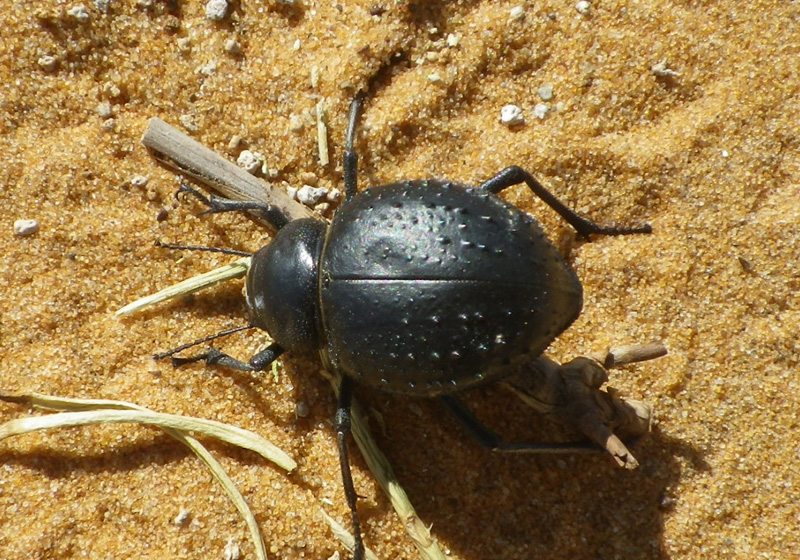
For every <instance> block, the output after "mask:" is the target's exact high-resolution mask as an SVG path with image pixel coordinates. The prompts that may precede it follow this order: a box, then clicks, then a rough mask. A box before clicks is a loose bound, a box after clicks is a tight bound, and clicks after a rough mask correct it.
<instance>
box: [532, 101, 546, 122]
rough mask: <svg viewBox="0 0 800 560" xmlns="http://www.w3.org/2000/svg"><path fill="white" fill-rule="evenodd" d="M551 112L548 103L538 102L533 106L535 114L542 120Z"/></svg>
mask: <svg viewBox="0 0 800 560" xmlns="http://www.w3.org/2000/svg"><path fill="white" fill-rule="evenodd" d="M549 112H550V106H549V105H547V104H546V103H537V104H536V106H534V108H533V116H534V117H536V118H537V119H540V120H541V119H543V118H544V117H545V115H547V113H549Z"/></svg>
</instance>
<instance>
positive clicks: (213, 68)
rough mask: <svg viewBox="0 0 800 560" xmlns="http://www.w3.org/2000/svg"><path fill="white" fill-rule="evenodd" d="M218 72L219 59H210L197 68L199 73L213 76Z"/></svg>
mask: <svg viewBox="0 0 800 560" xmlns="http://www.w3.org/2000/svg"><path fill="white" fill-rule="evenodd" d="M216 72H217V61H216V60H209V61H208V62H206V63H205V64H203V65H202V66H201V67H199V68H198V69H197V73H198V74H200V75H201V76H206V77H208V76H213V75H214V74H215V73H216Z"/></svg>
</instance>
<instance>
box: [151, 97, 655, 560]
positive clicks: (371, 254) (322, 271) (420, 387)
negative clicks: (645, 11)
mask: <svg viewBox="0 0 800 560" xmlns="http://www.w3.org/2000/svg"><path fill="white" fill-rule="evenodd" d="M361 103H362V98H361V97H360V96H359V97H356V99H355V100H354V101H353V103H352V105H351V108H350V117H349V122H348V127H347V135H346V142H345V153H344V166H343V168H344V183H345V191H346V200H345V202H344V204H343V205H342V207H340V208H339V209H338V210H337V212H336V214H335V216H334V217H333V220H332V221H331V223H330V225H328V224H327V223H326V222H324V221H322V220H317V219H313V218H308V219H301V220H296V221H290V222H288V223H286V222H285V221H281V222H280V223H276V224H274V225H275V226H276V228H277V229H278V232H277V234H276V236H275V238H274V239H273V240H272V242H271V243H270V244H269V245H267V246H266V247H264V248H262V249H261V250H259V251H258V252H256V253H255V254H254V255H253V258H252V262H251V266H250V269H249V271H248V274H247V280H246V286H247V304H248V308H249V311H250V324H251V325H252V326H254V327H259V328H261V329H264V330H266V331H267V332H268V333H269V334H270V336H271V337H272V338H273V339H274V340H275V342H274V343H273V344H271V345H270V346H268V347H267V348H265V349H264V350H262V351H260V352H259V353H257V354H256V355H255V356H253V358H252V359H251V360H250V361H249V362H242V361H239V360H236V359H234V358H232V357H230V356H228V355H226V354H223V353H222V352H220V351H218V350H215V349H210V350H209V351H208V352H206V353H204V354H201V355H199V356H195V357H193V358H188V359H180V360H179V359H174V362H175V363H185V362H187V361H197V360H205V361H206V362H207V363H208V364H217V365H222V366H226V367H232V368H236V369H240V370H246V371H259V370H263V369H264V368H266V367H267V366H268V365H269V364H270V363H271V362H272V361H274V360H275V358H277V357H278V356H279V355H280V354H281V353H282V352H284V351H285V350H289V351H294V352H318V353H319V355H320V357H321V359H322V361H323V363H325V365H326V366H327V367H328V368H330V369H332V370H333V371H336V372H338V373H340V374H341V375H342V383H341V389H340V396H339V407H338V410H337V414H336V428H337V434H338V447H339V454H340V458H341V468H342V479H343V483H344V488H345V495H346V497H347V501H348V505H349V506H350V509H351V512H352V518H353V529H354V536H355V550H354V558H355V559H356V560H361V559H362V558H363V555H364V548H363V543H362V540H361V531H360V522H359V518H358V514H357V512H356V500H357V494H356V492H355V489H354V487H353V481H352V477H351V476H350V464H349V460H348V454H347V445H346V437H347V434H348V432H349V431H350V402H351V398H352V386H353V383H360V384H363V385H368V386H371V387H375V388H378V389H382V390H387V391H394V392H398V393H405V394H409V395H417V396H424V397H433V396H437V395H438V396H442V398H443V402H444V403H445V404H446V405H447V406H448V408H450V409H451V411H453V412H454V414H455V415H456V417H457V418H458V419H459V420H460V421H462V422H463V423H464V424H465V425H466V426H467V428H468V429H469V431H470V432H471V433H472V434H473V435H475V436H476V437H478V438H479V439H480V440H481V441H482V443H484V444H486V445H489V446H491V447H492V448H495V449H503V447H501V445H500V443H498V442H499V438H497V436H496V435H495V434H494V433H493V432H491V431H490V430H488V428H486V427H485V426H483V425H482V424H481V423H480V422H479V421H478V420H477V419H476V418H474V417H473V416H471V414H470V413H469V411H468V410H467V408H466V407H465V406H464V405H463V403H461V402H460V401H459V400H458V399H457V398H456V397H455V395H454V393H456V392H457V391H461V390H464V389H467V388H470V387H474V386H476V385H478V384H481V383H486V382H491V381H494V380H497V379H499V378H500V377H502V376H504V375H506V374H508V373H511V372H512V371H513V370H514V367H515V366H516V365H519V364H520V363H522V362H524V361H525V360H527V359H532V358H534V357H536V356H538V355H539V354H541V353H542V352H543V351H544V350H545V349H546V348H547V346H548V345H550V343H551V342H552V341H553V340H554V339H555V338H556V337H557V336H558V335H559V334H560V333H561V332H563V331H564V329H566V328H567V327H568V326H569V325H570V324H571V323H572V322H573V321H574V320H575V319H576V318H577V317H578V315H579V314H580V311H581V307H582V288H581V284H580V282H579V281H578V278H577V276H576V275H575V273H574V272H573V271H572V269H571V268H570V267H569V265H568V264H567V263H566V262H565V261H564V259H563V258H562V257H561V255H560V254H559V253H558V251H557V250H556V248H555V247H554V246H553V244H552V243H551V242H550V241H549V240H548V238H547V237H546V235H545V234H544V233H543V232H542V230H541V228H540V227H539V225H538V224H537V222H536V220H534V219H533V218H532V217H531V216H529V215H527V214H525V213H523V212H521V211H520V210H519V209H517V208H516V207H515V206H513V205H511V204H509V203H507V202H505V201H504V200H502V199H501V198H499V197H498V196H497V194H498V193H499V192H500V191H502V190H503V189H505V188H508V187H510V186H512V185H517V184H521V183H525V184H526V185H527V186H528V187H529V188H530V189H531V190H532V191H533V193H534V194H535V195H536V196H538V197H539V198H541V199H542V200H543V201H544V202H545V203H547V204H548V205H549V206H550V207H551V208H553V210H555V211H556V212H557V213H558V214H559V215H561V217H563V218H564V219H565V220H566V221H567V222H568V223H569V224H570V225H572V226H573V227H574V228H575V230H576V231H577V232H578V233H579V234H580V235H582V236H584V237H586V238H588V236H589V235H590V234H604V235H626V234H632V233H649V232H650V231H651V229H650V226H647V225H645V226H639V227H632V228H617V227H603V226H599V225H597V224H595V223H594V222H592V221H590V220H588V219H586V218H583V217H581V216H579V215H578V214H576V213H575V212H574V211H572V210H570V209H569V208H567V207H566V206H565V205H564V204H563V203H561V202H560V201H559V200H558V199H557V198H556V197H555V196H553V195H552V194H551V193H550V192H549V191H548V190H547V189H545V188H544V187H543V186H542V185H541V184H540V183H539V182H538V181H537V180H536V179H535V178H534V177H533V176H532V175H531V174H530V173H528V172H527V171H525V170H523V169H522V168H520V167H517V166H512V167H508V168H506V169H505V170H503V171H501V172H500V173H498V174H497V175H496V176H495V177H493V178H491V179H489V180H488V181H486V182H485V183H483V184H482V185H480V186H477V187H470V186H465V185H461V184H458V183H453V182H449V181H444V180H440V179H429V180H413V181H400V182H396V183H391V184H388V185H383V186H379V187H375V188H372V189H369V190H366V191H364V192H362V193H357V161H358V157H357V155H356V152H355V149H354V142H355V129H356V122H357V120H358V116H359V112H360V108H361ZM195 194H197V193H195ZM197 196H199V197H200V198H201V199H203V200H204V201H205V202H206V203H207V204H208V206H209V208H210V211H211V212H226V211H235V210H250V211H256V212H259V213H260V214H261V215H262V216H263V217H264V218H265V219H267V221H270V218H271V217H274V211H273V209H272V208H271V207H270V206H269V205H268V204H265V203H258V202H236V201H231V200H227V199H223V198H219V197H211V198H209V199H206V198H204V197H202V196H201V195H199V194H198V195H197ZM273 222H274V220H273ZM176 351H177V350H176ZM174 352H175V351H173V352H170V353H167V354H164V355H162V356H167V355H172V354H173V353H174ZM512 445H513V449H514V450H515V451H519V450H524V449H537V450H541V449H542V448H543V445H542V444H538V443H529V444H526V443H522V444H518V443H517V444H512ZM508 448H510V446H509V447H508Z"/></svg>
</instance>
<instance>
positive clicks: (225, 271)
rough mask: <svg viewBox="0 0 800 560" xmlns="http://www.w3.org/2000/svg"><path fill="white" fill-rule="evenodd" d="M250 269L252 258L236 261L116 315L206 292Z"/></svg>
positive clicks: (156, 294)
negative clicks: (202, 291)
mask: <svg viewBox="0 0 800 560" xmlns="http://www.w3.org/2000/svg"><path fill="white" fill-rule="evenodd" d="M249 267H250V257H242V258H241V259H238V260H235V261H233V262H232V263H230V264H226V265H225V266H221V267H219V268H215V269H214V270H211V271H209V272H205V273H203V274H199V275H197V276H193V277H192V278H189V279H187V280H184V281H183V282H178V283H177V284H173V285H172V286H170V287H168V288H164V289H163V290H161V291H160V292H156V293H155V294H152V295H149V296H145V297H143V298H141V299H137V300H136V301H134V302H132V303H129V304H128V305H126V306H125V307H123V308H122V309H120V310H119V311H117V312H116V315H117V316H121V315H130V314H131V313H134V312H136V311H139V310H141V309H144V308H145V307H149V306H151V305H155V304H156V303H161V302H162V301H167V300H170V299H174V298H177V297H181V296H186V295H189V294H193V293H194V292H199V291H200V290H205V289H206V288H210V287H211V286H214V285H216V284H219V283H220V282H227V281H228V280H233V279H235V278H242V277H243V276H244V275H245V274H247V269H248V268H249Z"/></svg>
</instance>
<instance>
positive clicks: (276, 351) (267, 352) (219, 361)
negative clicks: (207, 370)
mask: <svg viewBox="0 0 800 560" xmlns="http://www.w3.org/2000/svg"><path fill="white" fill-rule="evenodd" d="M282 353H283V348H282V347H281V346H280V345H279V344H277V343H273V344H270V345H269V346H267V347H266V348H264V349H263V350H260V351H259V352H258V353H257V354H256V355H254V356H253V357H252V358H250V361H249V362H243V361H241V360H237V359H236V358H234V357H232V356H229V355H228V354H225V353H224V352H221V351H219V350H217V349H216V348H213V347H212V348H209V349H208V350H207V351H206V352H203V353H202V354H197V355H196V356H191V357H189V358H176V357H175V356H170V359H171V360H172V365H173V367H180V366H183V365H186V364H191V363H194V362H200V361H205V363H206V364H208V365H209V366H220V367H224V368H229V369H235V370H238V371H264V370H265V369H266V368H267V366H269V365H270V364H271V363H272V362H274V361H275V360H276V359H277V358H278V356H280V355H281V354H282ZM167 355H168V354H167ZM167 355H157V356H154V357H155V358H156V359H158V358H165V357H167Z"/></svg>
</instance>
